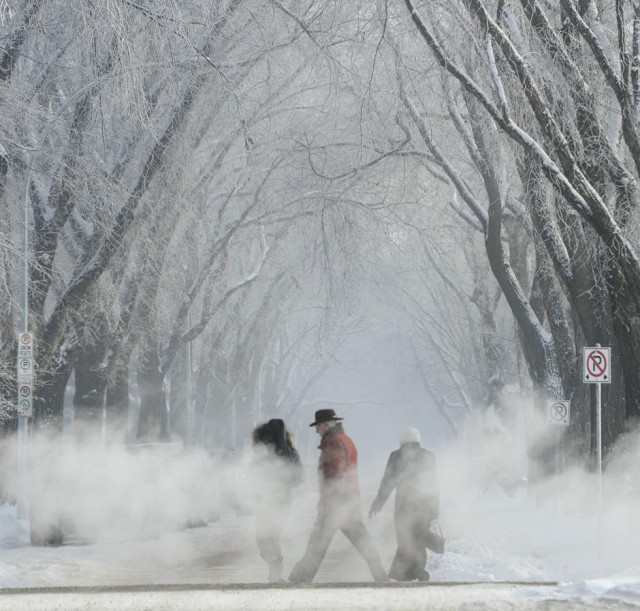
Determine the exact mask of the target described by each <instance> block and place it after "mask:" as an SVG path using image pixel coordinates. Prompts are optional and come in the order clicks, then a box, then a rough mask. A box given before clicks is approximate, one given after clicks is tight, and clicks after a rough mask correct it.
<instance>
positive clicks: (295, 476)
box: [251, 418, 303, 582]
mask: <svg viewBox="0 0 640 611" xmlns="http://www.w3.org/2000/svg"><path fill="white" fill-rule="evenodd" d="M252 441H253V459H252V463H251V466H252V472H253V476H254V480H253V482H252V483H253V486H254V490H255V500H256V504H255V519H256V542H257V544H258V549H259V551H260V556H261V557H262V559H263V560H264V561H265V562H266V563H267V565H268V566H269V581H270V582H280V581H284V579H283V578H282V570H283V557H282V549H281V547H280V537H281V535H282V531H283V529H284V526H285V523H286V521H287V518H288V517H289V514H290V513H291V505H292V503H293V499H292V489H293V488H294V487H296V486H298V485H299V484H300V483H301V482H302V479H303V469H302V463H301V462H300V455H299V454H298V451H297V450H296V449H295V447H294V445H293V439H292V437H291V434H290V433H289V431H287V428H286V426H285V424H284V421H283V420H281V419H280V418H273V419H271V420H269V422H266V423H264V424H261V425H259V426H257V427H256V428H255V429H254V430H253V433H252Z"/></svg>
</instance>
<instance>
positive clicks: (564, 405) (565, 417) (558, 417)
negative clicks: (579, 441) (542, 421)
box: [547, 401, 571, 426]
mask: <svg viewBox="0 0 640 611" xmlns="http://www.w3.org/2000/svg"><path fill="white" fill-rule="evenodd" d="M570 410H571V403H570V402H569V401H551V402H550V403H549V405H548V417H547V422H548V423H549V424H559V425H561V426H569V412H570Z"/></svg>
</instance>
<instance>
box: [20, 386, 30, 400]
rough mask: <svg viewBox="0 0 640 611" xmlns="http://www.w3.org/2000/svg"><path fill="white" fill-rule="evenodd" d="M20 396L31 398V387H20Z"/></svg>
mask: <svg viewBox="0 0 640 611" xmlns="http://www.w3.org/2000/svg"><path fill="white" fill-rule="evenodd" d="M20 396H21V397H30V396H31V387H30V386H21V387H20Z"/></svg>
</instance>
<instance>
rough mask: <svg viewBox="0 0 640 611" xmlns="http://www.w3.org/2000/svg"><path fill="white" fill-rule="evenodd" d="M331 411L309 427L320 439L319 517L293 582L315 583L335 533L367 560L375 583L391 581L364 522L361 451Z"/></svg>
mask: <svg viewBox="0 0 640 611" xmlns="http://www.w3.org/2000/svg"><path fill="white" fill-rule="evenodd" d="M340 420H342V418H339V417H338V416H336V413H335V411H333V410H332V409H321V410H318V411H317V412H316V417H315V420H314V421H313V422H312V423H311V424H310V425H309V426H314V427H315V428H316V432H317V433H318V435H320V437H321V441H320V462H319V464H318V479H319V484H320V500H319V501H318V516H317V518H316V522H315V524H314V526H313V530H312V531H311V535H310V536H309V542H308V543H307V549H306V551H305V553H304V556H303V557H302V559H301V560H300V561H299V562H298V563H297V564H296V565H295V566H294V567H293V570H292V571H291V574H290V576H289V581H291V582H308V581H313V578H314V577H315V575H316V573H317V572H318V569H319V568H320V564H321V563H322V560H323V558H324V556H325V554H326V553H327V549H329V545H330V543H331V540H332V539H333V536H334V535H335V533H336V531H338V530H341V531H342V532H343V533H344V534H345V536H346V537H347V539H349V541H350V542H351V543H352V545H353V546H354V547H355V548H356V549H357V550H358V552H360V555H361V556H362V557H363V558H364V559H365V561H366V562H367V565H368V566H369V570H370V571H371V574H372V575H373V578H374V579H375V581H389V578H388V577H387V573H386V571H385V570H384V567H383V566H382V562H381V560H380V556H379V555H378V551H377V550H376V548H375V546H374V544H373V541H372V539H371V536H370V535H369V532H368V531H367V529H366V527H365V525H364V523H363V521H362V510H361V503H360V489H359V485H358V472H357V466H358V451H357V449H356V446H355V444H354V443H353V440H352V439H351V438H350V437H349V436H348V435H346V434H345V432H344V429H343V428H342V424H340V422H339V421H340Z"/></svg>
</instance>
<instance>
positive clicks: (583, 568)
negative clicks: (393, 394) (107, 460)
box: [0, 488, 640, 609]
mask: <svg viewBox="0 0 640 611" xmlns="http://www.w3.org/2000/svg"><path fill="white" fill-rule="evenodd" d="M314 503H315V495H314V494H307V495H306V496H305V497H303V498H301V499H300V498H299V499H298V500H297V502H296V505H295V507H294V513H296V514H297V515H299V516H300V515H302V516H304V517H305V518H306V519H302V520H301V519H298V520H293V519H292V521H291V522H290V525H289V526H288V528H287V531H286V532H285V537H284V540H283V548H284V551H285V554H286V568H287V570H288V569H290V568H291V565H292V563H293V562H294V561H295V559H297V558H298V557H299V556H300V555H301V553H302V551H303V549H304V545H305V544H306V536H307V534H308V530H309V527H310V525H311V521H312V519H313V505H314ZM391 505H392V504H389V505H388V506H387V507H385V510H384V511H383V512H382V514H380V515H379V516H378V517H377V518H376V519H375V520H371V521H367V524H368V525H369V527H370V529H371V531H372V534H373V536H374V537H375V540H376V542H377V543H378V545H379V548H380V550H381V554H382V555H383V559H384V561H385V562H386V563H387V564H388V563H389V562H390V559H391V557H392V555H393V551H394V539H393V527H392V507H391ZM632 510H633V508H632V507H631V506H629V505H628V506H627V507H625V506H624V505H623V504H619V505H616V506H611V507H606V510H605V512H604V514H603V516H602V522H601V523H602V533H603V537H602V549H601V551H599V546H598V537H597V530H598V529H597V522H598V520H597V512H594V511H593V510H591V509H590V510H589V511H588V512H581V511H577V510H576V508H569V507H568V506H567V503H566V502H560V500H557V501H554V500H548V499H547V500H546V501H545V502H540V501H539V500H537V499H535V498H531V495H527V493H526V491H525V490H524V489H521V490H519V491H518V492H517V493H515V494H514V495H513V496H508V495H506V494H505V493H504V492H502V491H501V490H500V489H499V488H496V489H492V490H489V491H487V492H485V493H484V494H482V495H480V494H478V493H469V494H468V496H467V497H466V498H464V499H458V500H457V503H456V505H455V506H450V505H448V504H447V502H446V499H445V504H444V506H443V519H442V523H441V526H442V528H443V531H444V533H445V535H446V536H447V548H446V551H445V554H443V555H441V556H438V555H436V554H430V555H429V560H428V568H429V570H430V571H431V576H432V582H433V583H447V582H487V583H488V584H491V583H495V582H502V581H513V582H531V587H530V588H525V589H524V590H523V589H522V588H520V589H504V588H501V587H497V586H498V584H496V588H494V589H485V590H478V588H477V587H475V586H473V587H472V589H471V590H470V592H471V593H475V594H474V596H479V597H480V600H482V597H483V596H489V595H490V596H491V600H492V601H493V602H492V604H491V605H489V607H492V608H498V607H497V606H495V605H494V603H495V604H497V602H498V601H503V602H504V601H511V603H513V604H517V605H518V608H526V605H524V602H523V601H524V600H528V601H530V602H532V601H536V600H538V599H540V600H542V599H544V600H546V601H547V603H545V604H548V601H549V600H556V601H567V600H568V601H573V603H574V604H580V605H581V604H585V605H586V604H595V603H598V602H599V604H601V605H604V606H603V607H601V608H606V607H611V606H619V605H622V606H625V608H633V607H636V606H637V607H640V552H639V551H638V550H639V549H640V546H639V544H640V533H639V532H638V530H637V529H636V528H634V523H635V522H636V521H637V514H633V513H632ZM0 547H1V548H2V550H3V561H2V569H1V573H0V586H1V587H2V588H3V589H5V590H6V589H10V588H37V587H60V586H122V585H148V584H160V585H162V584H211V585H214V586H215V585H216V584H239V585H238V586H237V588H236V589H237V590H238V592H239V593H238V595H237V596H235V598H234V597H231V598H229V600H228V601H227V603H226V606H224V607H221V608H242V605H243V604H248V603H247V602H246V601H247V597H249V598H250V597H251V596H252V595H251V594H250V593H248V592H251V591H252V590H246V587H247V586H246V585H245V586H244V587H243V586H242V584H255V583H263V582H264V581H265V577H266V568H265V566H264V564H263V562H262V560H261V559H260V557H259V555H258V553H257V550H256V547H255V543H254V540H253V519H252V517H251V516H246V515H236V514H235V513H233V512H231V511H229V512H226V513H225V514H223V515H221V517H220V519H219V520H218V521H215V522H212V523H210V524H209V525H207V526H205V527H200V528H191V529H185V530H182V531H177V532H171V533H165V534H163V535H161V536H158V537H155V538H150V539H143V540H137V541H128V542H126V541H118V542H112V543H109V542H103V543H96V544H90V545H83V544H77V545H64V546H62V547H57V548H51V547H49V548H39V547H31V546H29V544H28V526H27V525H26V524H24V523H22V522H21V521H18V520H16V518H15V507H14V506H10V505H2V506H0ZM370 580H371V579H370V576H369V575H368V572H367V569H366V567H365V566H364V563H363V562H362V560H361V559H360V558H359V557H358V556H357V554H356V553H355V552H354V551H353V549H351V548H350V546H349V544H348V543H347V542H346V540H345V539H344V538H343V537H342V535H340V534H339V535H337V536H336V538H335V540H334V542H333V544H332V547H331V549H330V551H329V554H328V555H327V558H326V559H325V562H324V563H323V565H322V567H321V570H320V572H319V574H318V576H317V578H316V583H319V584H327V583H336V582H337V583H343V582H352V583H353V585H354V587H353V588H352V589H350V590H348V592H350V594H347V593H346V592H347V591H343V590H342V589H341V590H340V591H339V595H340V596H341V597H342V598H341V600H343V601H345V605H346V607H345V608H353V609H356V608H363V609H364V608H371V609H373V608H405V607H399V606H394V605H396V604H399V603H394V600H396V598H398V597H400V598H401V599H402V600H404V601H405V603H406V602H407V601H409V600H412V598H411V597H416V596H418V594H416V592H413V590H411V592H410V591H409V590H397V591H396V590H394V592H395V593H393V592H390V593H387V594H385V595H384V596H383V595H381V593H380V590H379V589H375V588H368V589H367V588H364V589H363V588H362V582H369V581H370ZM556 581H557V582H560V583H559V584H558V585H556V586H553V587H546V588H542V589H541V588H540V587H539V586H537V585H536V584H535V582H556ZM357 584H358V585H357ZM474 588H475V589H474ZM392 589H393V588H392ZM231 590H232V591H233V590H234V589H233V588H231ZM224 591H225V592H227V594H225V596H226V597H229V594H228V588H225V589H224ZM242 592H244V593H243V594H242ZM253 592H254V593H253V596H255V597H257V598H258V599H259V600H260V601H261V604H265V605H266V604H267V603H268V600H276V599H277V600H278V601H279V603H278V604H279V606H280V608H295V606H294V605H295V601H296V600H297V601H298V602H297V604H298V605H300V604H301V601H302V600H303V599H305V596H306V597H308V598H309V600H308V603H307V606H306V607H301V608H308V609H311V608H323V607H322V606H317V607H316V606H313V605H319V604H320V603H318V602H317V601H318V596H314V595H313V593H311V594H308V593H307V594H299V595H298V597H297V598H295V597H294V598H293V599H292V601H293V602H292V603H291V605H292V606H291V607H287V606H286V604H285V606H284V607H283V606H281V605H282V604H284V601H286V600H287V597H286V596H284V597H283V596H277V597H276V599H274V597H273V595H272V594H271V595H267V596H266V598H265V595H264V594H260V592H261V590H257V591H253ZM256 592H257V593H256ZM269 592H271V590H269ZM400 592H405V594H400ZM483 592H484V593H483ZM468 595H469V596H470V595H471V594H468ZM157 596H161V595H160V594H157ZM185 596H187V595H185ZM332 596H333V594H329V593H328V592H323V594H322V596H321V597H320V598H321V600H322V601H324V602H323V603H322V604H325V603H326V604H329V601H330V600H331V597H332ZM443 596H444V595H443ZM465 596H467V594H465ZM301 597H302V598H301ZM402 597H404V598H402ZM457 597H458V594H456V595H452V594H451V592H450V593H449V595H447V597H446V598H444V599H443V600H445V601H446V600H448V601H449V603H453V602H454V601H455V600H458V598H457ZM187 599H188V601H190V602H188V604H189V605H191V606H190V607H184V608H193V609H197V608H207V607H206V606H199V605H200V603H199V602H198V600H201V602H202V605H206V600H210V598H209V599H207V598H206V597H204V598H202V599H200V598H198V595H197V594H195V593H193V592H191V593H190V594H188V596H187ZM436 599H437V597H436ZM8 600H9V602H7V601H8ZM18 600H22V599H18V598H11V599H7V598H5V597H3V596H0V609H5V608H7V609H9V608H19V607H15V606H13V607H11V604H13V605H15V604H17V602H18ZM65 600H66V602H65V603H64V605H65V606H66V607H68V608H76V607H74V606H73V605H71V606H69V605H70V604H71V603H70V601H69V600H68V599H65ZM118 600H119V599H118V598H117V597H116V598H114V597H113V596H111V597H108V596H106V595H105V598H104V600H103V601H102V602H103V603H104V606H98V608H118V606H117V605H118V604H120V605H122V604H124V603H123V602H122V601H120V602H119V603H118V602H117V601H118ZM127 600H128V601H131V600H135V597H133V598H131V597H127ZM217 600H218V599H217ZM220 600H221V599H220ZM305 600H306V599H305ZM314 600H315V601H316V602H315V603H314V602H313V601H314ZM470 600H475V599H467V598H464V597H462V598H460V599H459V604H461V605H462V606H464V604H466V603H465V601H466V602H467V603H469V601H470ZM11 601H13V602H12V603H11V604H10V605H9V606H3V605H8V604H9V603H10V602H11ZM108 601H111V603H113V605H115V606H113V607H110V606H109V604H111V603H109V602H108ZM243 601H244V602H243ZM358 601H360V602H358ZM362 601H364V602H362ZM366 601H369V603H368V607H367V602H366ZM373 601H377V602H376V604H382V602H383V601H386V602H384V604H385V605H388V606H386V607H378V606H375V605H373V604H372V603H373ZM255 602H256V601H255V600H254V603H255ZM432 602H433V604H435V605H436V606H435V607H434V608H439V607H437V604H436V602H437V600H434V601H432ZM476 602H477V600H476ZM94 604H100V603H97V602H96V601H94ZM127 604H130V603H127ZM140 604H141V605H142V603H140ZM185 604H187V603H185ZM236 604H237V605H239V606H234V605H236ZM350 605H351V606H350ZM523 605H524V606H523ZM25 608H27V607H25ZM28 608H45V607H38V606H37V604H36V605H35V606H30V607H28ZM51 608H58V607H51ZM60 608H64V607H60ZM77 608H82V607H81V606H78V607H77ZM120 608H125V607H124V606H121V607H120ZM126 608H135V607H129V606H127V607H126ZM140 608H143V607H142V606H141V607H140ZM144 608H163V607H154V606H153V605H152V606H148V607H146V606H145V607H144ZM166 608H170V607H166ZM255 608H271V607H266V606H263V607H260V606H259V605H258V606H255ZM327 608H328V607H327ZM407 608H408V607H407ZM505 608H510V607H505ZM548 608H551V607H548Z"/></svg>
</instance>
